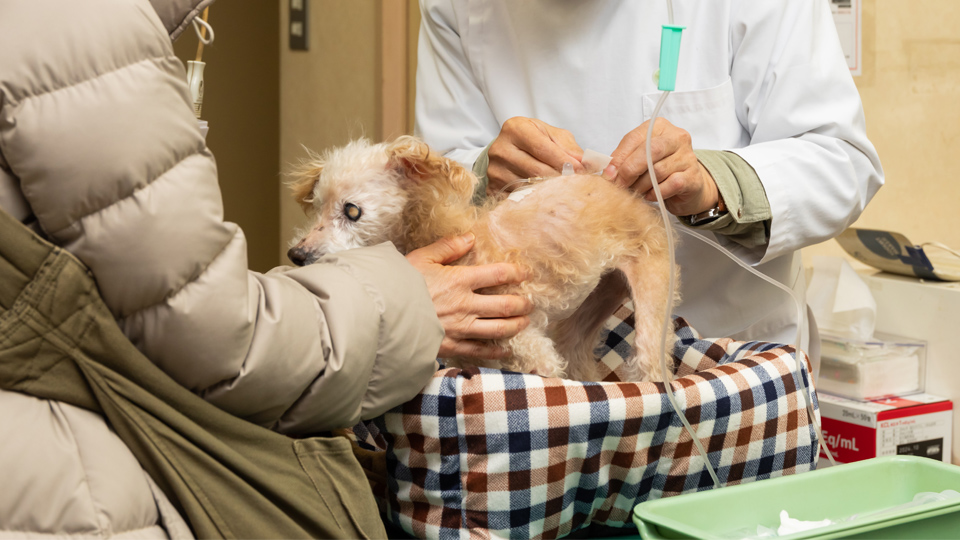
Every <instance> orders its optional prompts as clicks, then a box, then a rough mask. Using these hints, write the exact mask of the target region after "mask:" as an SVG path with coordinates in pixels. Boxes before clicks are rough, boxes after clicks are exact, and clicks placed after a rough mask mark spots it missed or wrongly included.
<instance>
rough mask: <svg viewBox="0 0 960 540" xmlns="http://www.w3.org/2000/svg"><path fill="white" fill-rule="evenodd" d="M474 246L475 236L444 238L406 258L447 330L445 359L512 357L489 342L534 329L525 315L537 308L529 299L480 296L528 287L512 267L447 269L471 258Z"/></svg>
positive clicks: (442, 355) (442, 347) (442, 352)
mask: <svg viewBox="0 0 960 540" xmlns="http://www.w3.org/2000/svg"><path fill="white" fill-rule="evenodd" d="M473 242H474V237H473V235H472V234H467V235H464V236H459V237H455V238H444V239H443V240H440V241H438V242H435V243H433V244H430V245H429V246H426V247H423V248H420V249H417V250H414V251H411V252H410V253H408V254H407V260H408V261H410V264H412V265H413V266H414V268H416V269H417V270H419V271H420V273H422V274H423V277H424V279H425V280H426V282H427V289H429V290H430V296H431V297H432V298H433V305H434V307H436V309H437V316H438V317H439V318H440V323H441V324H442V325H443V330H444V333H445V335H444V338H443V343H442V344H441V345H440V352H439V353H438V356H439V357H440V358H449V357H453V356H461V357H467V358H478V359H499V358H505V357H507V356H508V355H509V354H510V351H508V350H507V349H504V348H502V347H498V346H496V345H494V344H493V343H491V342H489V341H486V340H491V339H501V338H509V337H512V336H514V335H516V334H517V332H519V331H520V330H523V329H524V328H526V327H527V325H529V324H530V319H529V318H528V317H527V316H526V315H528V314H529V313H530V312H531V311H533V304H532V303H531V302H530V301H529V300H527V299H526V298H523V297H520V296H516V295H488V294H477V293H476V292H475V291H477V290H478V289H483V288H486V287H495V286H497V285H506V284H508V283H519V282H521V281H523V279H524V278H525V277H526V276H524V274H523V270H522V269H521V268H519V267H518V266H516V265H513V264H508V263H497V264H487V265H482V266H447V265H448V264H449V263H452V262H454V261H456V260H457V259H460V258H461V257H463V256H464V255H466V254H467V252H469V251H470V249H471V248H472V247H473Z"/></svg>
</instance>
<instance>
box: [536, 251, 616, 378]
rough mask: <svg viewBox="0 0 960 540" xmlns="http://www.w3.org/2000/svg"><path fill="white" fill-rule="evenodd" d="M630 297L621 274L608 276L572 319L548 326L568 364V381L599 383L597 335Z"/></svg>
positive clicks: (608, 274) (614, 273)
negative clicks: (595, 353)
mask: <svg viewBox="0 0 960 540" xmlns="http://www.w3.org/2000/svg"><path fill="white" fill-rule="evenodd" d="M629 294H630V287H629V286H628V285H627V280H626V278H625V277H624V275H623V273H621V272H620V271H619V270H613V271H612V272H608V273H607V274H605V275H604V276H603V277H601V278H600V284H599V285H597V288H596V289H594V290H593V292H591V293H590V296H588V297H587V299H586V300H585V301H584V302H583V304H581V305H580V307H578V308H577V310H576V311H575V312H574V313H573V315H571V316H570V317H567V318H566V319H563V320H561V321H557V322H556V323H554V324H552V325H551V326H550V335H551V336H552V337H553V341H554V343H556V346H557V351H558V352H559V353H560V356H562V357H563V358H565V359H566V361H567V375H568V376H569V377H570V378H571V379H574V380H578V381H598V380H600V373H599V372H598V371H597V358H596V356H595V355H594V351H595V350H596V348H597V345H598V341H599V338H600V331H601V330H602V329H603V325H604V323H606V322H607V320H608V319H609V318H610V316H611V315H613V314H614V312H616V310H617V308H619V307H620V306H621V305H622V304H623V301H624V300H626V299H627V298H628V295H629Z"/></svg>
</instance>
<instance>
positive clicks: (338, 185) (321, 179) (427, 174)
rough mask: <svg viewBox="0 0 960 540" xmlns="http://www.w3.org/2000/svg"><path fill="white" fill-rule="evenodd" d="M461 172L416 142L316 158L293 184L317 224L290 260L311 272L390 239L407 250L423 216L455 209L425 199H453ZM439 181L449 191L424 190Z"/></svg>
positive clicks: (348, 148) (355, 147)
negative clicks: (332, 257)
mask: <svg viewBox="0 0 960 540" xmlns="http://www.w3.org/2000/svg"><path fill="white" fill-rule="evenodd" d="M454 169H458V170H456V171H454ZM460 169H462V167H459V165H457V164H456V163H455V162H452V161H451V160H448V159H445V158H443V157H440V156H439V155H437V154H436V153H433V152H431V151H430V148H429V147H428V146H427V145H426V144H425V143H424V142H422V141H420V140H419V139H416V138H414V137H408V136H404V137H400V138H398V139H397V140H395V141H393V142H391V143H380V144H371V143H370V142H369V141H367V140H365V139H360V140H356V141H353V142H351V143H349V144H347V145H345V146H341V147H338V148H333V149H330V150H327V151H326V152H324V153H323V154H320V155H317V154H312V155H311V158H310V159H309V160H308V161H306V162H305V163H304V164H303V165H302V166H301V167H300V169H299V170H298V171H296V172H295V173H294V180H293V181H292V182H291V184H290V186H291V188H292V189H293V193H294V198H295V199H296V200H297V202H298V203H300V206H301V207H302V208H303V210H304V212H306V214H307V216H308V217H309V218H310V220H311V221H310V224H309V225H308V227H307V229H306V230H305V231H303V232H302V233H301V234H300V235H298V237H297V238H296V239H295V241H294V245H293V247H291V248H290V250H289V251H288V252H287V256H288V257H289V258H290V260H291V261H293V262H294V263H295V264H298V265H305V264H310V263H313V262H315V261H316V260H317V259H319V258H320V257H322V256H323V255H325V254H329V253H336V252H338V251H343V250H345V249H352V248H358V247H363V246H371V245H375V244H379V243H381V242H385V241H388V240H389V241H391V242H393V243H394V244H396V245H397V247H399V248H401V250H403V249H404V248H405V247H407V246H406V245H405V244H406V243H407V241H406V240H407V239H408V238H407V235H408V233H409V230H410V228H411V227H416V224H417V223H418V221H419V218H418V217H417V215H416V214H417V212H418V211H420V210H422V209H423V208H427V209H428V210H427V211H430V210H429V209H430V208H436V207H437V206H441V205H444V204H446V205H447V206H449V201H447V202H446V203H445V202H443V201H440V200H436V201H430V200H426V199H429V198H430V196H427V197H425V196H424V192H425V191H429V192H431V193H434V195H433V197H434V198H436V197H439V196H442V195H441V194H443V193H447V192H449V191H450V188H451V187H454V186H457V185H458V182H457V181H455V180H452V178H454V177H455V176H457V174H459V175H461V176H462V175H463V171H461V170H460ZM454 173H457V174H454ZM431 181H435V182H433V184H434V185H435V186H445V188H444V187H437V188H436V189H430V190H422V189H417V187H418V186H423V185H426V184H430V183H431ZM468 182H469V181H468ZM470 186H472V183H470V184H469V185H468V187H467V189H468V190H469V189H472V188H471V187H470ZM461 191H462V190H461ZM470 193H472V191H471V192H470ZM467 196H469V194H468V195H467ZM467 200H469V199H467ZM410 208H414V210H410Z"/></svg>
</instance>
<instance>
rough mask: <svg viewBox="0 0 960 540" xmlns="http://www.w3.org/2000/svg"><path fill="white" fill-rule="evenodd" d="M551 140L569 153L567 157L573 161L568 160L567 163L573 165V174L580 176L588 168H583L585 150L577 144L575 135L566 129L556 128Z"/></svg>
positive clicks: (552, 131)
mask: <svg viewBox="0 0 960 540" xmlns="http://www.w3.org/2000/svg"><path fill="white" fill-rule="evenodd" d="M550 138H551V139H553V142H555V143H557V144H558V145H559V146H560V148H563V150H564V151H565V152H566V153H567V156H568V157H569V158H571V160H568V161H567V162H568V163H571V164H573V172H575V173H577V174H580V173H582V172H584V171H585V170H586V168H585V167H584V166H583V148H581V147H580V145H579V144H577V140H576V139H575V138H574V137H573V133H570V132H569V131H567V130H565V129H555V128H554V129H552V130H551V131H550ZM561 167H562V165H561ZM561 170H562V168H561Z"/></svg>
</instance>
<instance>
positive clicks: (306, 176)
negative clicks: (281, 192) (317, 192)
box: [287, 150, 324, 212]
mask: <svg viewBox="0 0 960 540" xmlns="http://www.w3.org/2000/svg"><path fill="white" fill-rule="evenodd" d="M308 152H309V154H310V158H309V159H307V160H305V161H303V162H302V163H300V165H299V166H298V167H297V168H296V169H294V170H293V172H291V173H290V178H291V180H290V181H289V182H287V186H288V187H290V191H292V192H293V198H294V200H295V201H297V203H298V204H299V205H300V208H302V209H303V211H304V212H309V211H310V208H311V207H312V206H313V188H314V186H316V185H317V182H318V181H319V180H320V174H321V173H322V172H323V165H324V160H323V159H322V158H321V157H320V156H319V155H317V154H316V153H314V152H310V151H309V150H308Z"/></svg>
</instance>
